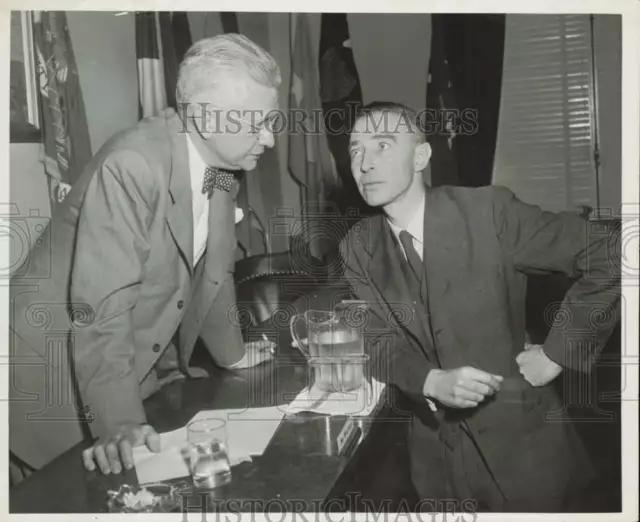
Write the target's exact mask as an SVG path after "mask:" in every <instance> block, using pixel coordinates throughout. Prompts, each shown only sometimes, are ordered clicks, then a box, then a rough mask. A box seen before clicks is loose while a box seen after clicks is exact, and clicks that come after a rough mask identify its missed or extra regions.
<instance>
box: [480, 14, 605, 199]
mask: <svg viewBox="0 0 640 522" xmlns="http://www.w3.org/2000/svg"><path fill="white" fill-rule="evenodd" d="M593 100H594V97H593V93H592V68H591V32H590V23H589V16H588V15H507V18H506V28H505V56H504V71H503V86H502V99H501V106H500V118H499V123H498V138H497V145H496V157H495V162H494V173H493V181H492V182H493V184H495V185H503V186H506V187H508V188H510V189H511V190H513V191H514V192H515V194H516V195H517V196H518V197H519V198H520V199H522V200H523V201H525V202H527V203H533V204H536V205H539V206H540V207H542V208H544V209H546V210H551V211H555V212H558V211H563V210H580V207H582V206H591V207H594V208H595V207H596V205H597V196H596V171H595V163H594V157H593V152H594V148H593V145H594V135H593V132H594V126H593V106H592V104H593Z"/></svg>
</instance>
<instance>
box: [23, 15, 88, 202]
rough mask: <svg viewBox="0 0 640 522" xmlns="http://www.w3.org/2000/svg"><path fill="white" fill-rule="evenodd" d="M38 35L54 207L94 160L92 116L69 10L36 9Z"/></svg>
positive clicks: (45, 147)
mask: <svg viewBox="0 0 640 522" xmlns="http://www.w3.org/2000/svg"><path fill="white" fill-rule="evenodd" d="M33 22H34V24H33V38H34V46H35V55H36V56H35V59H36V70H37V81H38V89H39V92H40V105H41V112H42V130H43V153H44V166H45V172H46V174H47V176H48V181H49V189H50V197H51V207H52V210H53V209H55V207H56V206H57V205H58V204H59V203H60V202H62V200H63V199H64V197H65V195H66V194H67V192H68V191H69V190H70V188H71V186H72V185H73V184H74V182H75V181H76V179H78V177H79V176H80V174H81V172H82V169H83V168H84V167H85V165H86V164H87V163H88V162H89V161H90V160H91V142H90V139H89V128H88V124H87V115H86V112H85V107H84V100H83V97H82V89H81V87H80V78H79V77H78V69H77V67H76V60H75V55H74V53H73V46H72V45H71V37H70V34H69V28H68V25H67V17H66V14H65V13H64V12H58V11H35V12H34V13H33Z"/></svg>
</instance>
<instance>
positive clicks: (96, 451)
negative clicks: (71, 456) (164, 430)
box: [82, 424, 160, 475]
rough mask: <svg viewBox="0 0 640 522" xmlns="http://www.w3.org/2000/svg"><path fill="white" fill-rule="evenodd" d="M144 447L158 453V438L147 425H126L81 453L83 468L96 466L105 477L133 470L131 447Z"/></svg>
mask: <svg viewBox="0 0 640 522" xmlns="http://www.w3.org/2000/svg"><path fill="white" fill-rule="evenodd" d="M143 444H144V445H146V446H147V448H149V450H150V451H153V452H156V453H157V452H159V451H160V436H159V435H158V434H157V433H156V430H154V429H153V428H152V427H151V426H150V425H149V424H142V425H141V424H126V425H124V426H121V427H120V428H119V429H118V430H117V431H116V432H115V433H114V434H113V435H110V436H107V437H103V438H100V439H98V440H97V441H96V442H95V443H94V445H93V446H92V447H90V448H88V449H86V450H84V452H83V453H82V460H83V461H84V467H85V468H86V469H87V470H88V471H93V470H95V469H96V464H97V466H98V467H99V468H100V470H101V471H102V473H104V474H105V475H107V474H109V473H112V472H113V473H120V472H121V471H122V468H123V466H124V468H125V469H131V468H133V447H134V446H142V445H143Z"/></svg>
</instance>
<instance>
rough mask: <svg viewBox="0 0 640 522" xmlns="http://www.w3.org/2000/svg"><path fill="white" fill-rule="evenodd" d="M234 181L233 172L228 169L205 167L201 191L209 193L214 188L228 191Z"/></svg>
mask: <svg viewBox="0 0 640 522" xmlns="http://www.w3.org/2000/svg"><path fill="white" fill-rule="evenodd" d="M235 182H236V177H235V175H234V173H233V172H232V171H230V170H224V169H219V168H217V167H207V168H206V170H205V171H204V183H203V184H202V193H203V194H208V195H209V197H211V194H212V193H213V191H214V190H224V191H225V192H230V191H231V189H232V188H233V185H234V184H235Z"/></svg>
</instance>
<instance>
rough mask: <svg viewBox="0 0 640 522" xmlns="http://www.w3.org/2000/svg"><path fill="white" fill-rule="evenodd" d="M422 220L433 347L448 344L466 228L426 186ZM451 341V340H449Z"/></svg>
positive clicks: (450, 204)
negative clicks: (454, 294)
mask: <svg viewBox="0 0 640 522" xmlns="http://www.w3.org/2000/svg"><path fill="white" fill-rule="evenodd" d="M424 214H425V219H424V251H423V259H424V263H423V265H424V275H423V290H422V291H423V292H424V294H425V295H426V296H427V300H426V301H425V302H426V303H427V307H428V310H429V316H430V318H431V326H432V334H433V339H434V342H435V346H436V347H437V348H438V349H439V347H440V345H442V344H446V345H450V341H451V339H448V338H447V336H449V335H451V332H452V329H451V328H450V327H448V323H449V321H450V317H451V315H452V314H455V313H456V311H455V310H453V309H450V308H449V306H448V303H450V302H451V301H452V299H451V290H452V289H451V283H452V279H453V277H460V276H461V274H464V273H466V271H467V270H468V267H466V263H467V258H466V254H465V251H466V245H464V244H463V243H461V237H462V236H461V235H460V230H464V227H465V226H466V225H465V223H464V221H463V220H462V218H461V216H460V214H459V212H458V211H457V207H456V206H455V205H454V204H453V202H452V201H451V200H449V199H448V198H446V194H444V193H443V192H442V191H436V190H433V189H431V188H429V187H427V193H426V201H425V212H424ZM451 342H453V341H451Z"/></svg>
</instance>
